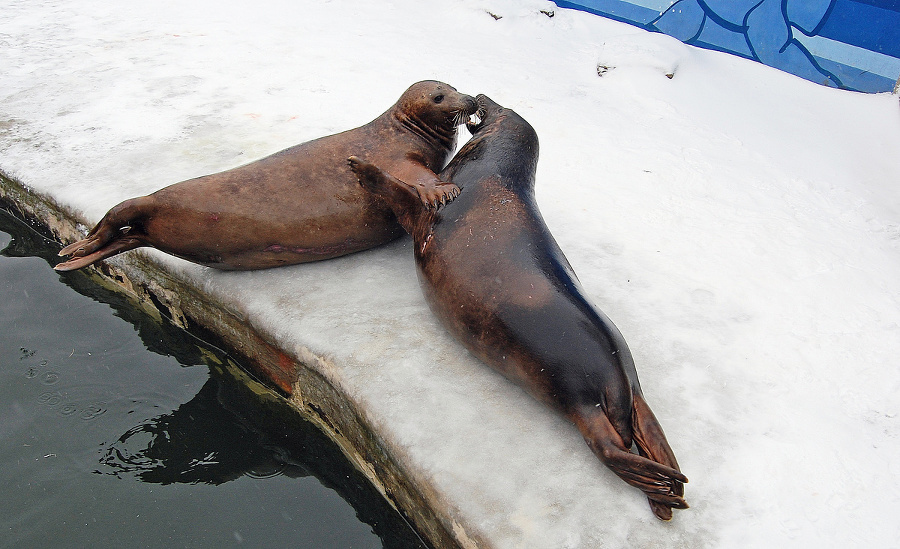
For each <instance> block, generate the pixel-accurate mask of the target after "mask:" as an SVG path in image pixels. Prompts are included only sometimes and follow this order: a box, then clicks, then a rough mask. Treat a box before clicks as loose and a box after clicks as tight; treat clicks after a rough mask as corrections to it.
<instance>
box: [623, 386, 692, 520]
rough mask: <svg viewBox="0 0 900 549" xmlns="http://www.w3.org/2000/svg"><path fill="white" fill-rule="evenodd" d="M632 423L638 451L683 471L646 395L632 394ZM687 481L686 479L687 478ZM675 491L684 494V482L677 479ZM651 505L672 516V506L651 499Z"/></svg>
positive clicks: (657, 511)
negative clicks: (646, 399) (645, 397)
mask: <svg viewBox="0 0 900 549" xmlns="http://www.w3.org/2000/svg"><path fill="white" fill-rule="evenodd" d="M632 399H633V401H632V402H633V404H632V406H633V410H632V425H633V429H634V443H635V445H636V446H637V447H638V452H639V453H640V454H641V455H642V456H644V457H646V458H649V459H651V460H653V461H655V462H657V463H662V464H663V465H667V466H669V467H671V468H672V469H675V470H677V471H681V468H680V467H678V461H677V460H676V459H675V452H673V451H672V448H671V446H669V441H668V440H666V435H665V433H663V430H662V426H661V425H660V424H659V421H657V419H656V416H655V415H653V411H652V410H650V406H649V405H648V404H647V401H645V400H644V397H643V396H641V395H640V394H639V393H635V394H634V395H633V396H632ZM685 481H686V480H685ZM672 489H673V493H674V494H675V495H676V496H679V497H683V496H684V482H682V481H676V482H675V483H674V484H673V486H672ZM685 505H686V504H685ZM650 507H651V508H652V509H653V513H654V514H655V515H656V516H657V517H659V518H661V519H663V520H670V519H671V518H672V509H671V506H668V505H665V504H664V503H661V502H658V501H654V500H653V499H652V498H651V499H650Z"/></svg>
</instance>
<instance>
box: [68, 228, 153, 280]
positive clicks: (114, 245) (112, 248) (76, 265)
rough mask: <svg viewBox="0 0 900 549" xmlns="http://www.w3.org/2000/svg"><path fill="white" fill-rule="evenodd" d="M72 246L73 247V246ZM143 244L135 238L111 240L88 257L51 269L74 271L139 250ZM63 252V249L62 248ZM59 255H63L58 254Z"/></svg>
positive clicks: (71, 260)
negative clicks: (117, 255)
mask: <svg viewBox="0 0 900 549" xmlns="http://www.w3.org/2000/svg"><path fill="white" fill-rule="evenodd" d="M82 242H83V241H82ZM75 244H80V242H76V243H75ZM75 244H73V246H74V245H75ZM143 245H144V244H143V242H141V241H140V240H138V239H137V238H129V237H124V238H119V239H117V240H113V241H112V242H109V243H108V244H107V245H106V246H104V247H102V248H100V249H99V250H97V251H95V252H93V253H90V254H88V255H83V256H80V257H79V256H76V257H73V258H72V259H70V260H68V261H64V262H62V263H59V264H57V265H56V266H55V267H53V268H54V269H55V270H57V271H61V272H65V271H75V270H78V269H80V268H82V267H87V266H88V265H90V264H92V263H95V262H97V261H100V260H101V259H106V258H107V257H112V256H114V255H116V254H119V253H122V252H127V251H128V250H133V249H135V248H139V247H141V246H143ZM64 250H65V248H64ZM60 255H64V254H63V253H62V252H60Z"/></svg>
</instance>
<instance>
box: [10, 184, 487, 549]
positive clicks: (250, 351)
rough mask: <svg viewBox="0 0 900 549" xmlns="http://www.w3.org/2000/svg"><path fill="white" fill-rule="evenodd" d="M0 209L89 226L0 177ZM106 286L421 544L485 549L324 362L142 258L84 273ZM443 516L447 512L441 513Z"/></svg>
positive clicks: (66, 229) (52, 225) (71, 228)
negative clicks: (229, 369) (303, 438)
mask: <svg viewBox="0 0 900 549" xmlns="http://www.w3.org/2000/svg"><path fill="white" fill-rule="evenodd" d="M0 203H2V204H0V205H2V206H5V207H6V209H8V210H10V211H12V212H13V213H14V214H15V215H17V216H18V217H19V218H20V219H23V220H25V221H26V222H27V223H29V224H31V225H32V226H35V227H37V228H39V229H42V232H45V233H49V234H50V235H52V237H53V238H54V239H56V240H57V241H58V242H66V243H68V242H73V241H75V240H78V239H81V238H83V234H82V233H81V232H80V231H79V230H78V226H79V225H81V226H84V225H89V223H87V222H85V221H84V220H80V219H78V218H77V216H76V215H74V214H73V213H71V212H69V211H67V210H66V208H64V207H62V206H60V205H58V204H57V203H56V201H55V200H54V199H53V197H51V196H48V195H45V194H42V193H37V192H34V191H33V190H31V189H29V188H28V187H27V185H25V184H23V183H21V182H19V181H16V180H15V179H13V178H11V177H9V176H7V175H5V174H3V173H2V172H0ZM87 269H88V270H90V271H91V275H92V277H93V278H95V279H96V281H97V282H98V283H100V284H102V285H103V286H105V287H107V288H110V289H113V290H115V291H117V292H121V293H124V294H125V295H127V296H128V297H129V298H130V300H131V301H132V302H133V303H134V305H135V306H136V307H139V308H141V309H143V310H144V311H145V312H147V313H149V314H151V315H153V316H156V315H162V316H165V317H168V318H169V319H170V320H172V321H173V322H174V323H175V324H176V325H178V326H181V327H182V328H185V329H187V330H191V329H192V328H196V327H200V329H201V330H204V331H208V332H210V333H212V334H213V335H214V336H215V337H217V338H219V340H220V341H221V342H222V343H224V344H225V346H226V347H227V348H226V351H228V352H229V353H231V354H233V355H234V356H236V357H239V358H240V359H242V361H243V363H244V365H245V366H246V367H249V368H250V369H251V371H250V372H248V373H249V374H251V375H252V376H253V377H255V378H256V379H257V380H259V381H260V382H262V383H263V385H265V386H266V387H267V388H268V390H269V391H271V392H272V394H273V396H275V397H276V398H277V399H279V400H280V401H281V402H283V403H284V405H285V406H287V407H289V408H290V409H291V410H293V411H295V412H296V413H298V414H301V415H302V416H303V417H304V418H306V419H307V420H309V421H311V422H312V423H313V424H315V425H316V426H318V427H319V429H321V430H322V431H323V432H324V433H325V434H326V435H327V436H328V437H329V438H331V439H332V440H334V442H335V443H336V444H337V445H338V446H339V447H340V448H341V450H342V451H343V453H344V455H345V456H346V457H347V459H348V460H349V461H350V462H351V463H352V464H353V465H354V466H355V467H356V468H357V469H359V470H360V471H361V472H362V473H363V474H364V475H365V476H366V478H368V479H369V481H370V482H371V483H372V484H373V485H374V486H375V488H376V489H377V490H378V491H379V492H380V493H381V494H382V496H384V498H385V499H386V500H387V501H388V502H389V503H390V504H391V505H392V506H393V507H395V508H396V509H397V510H398V511H399V512H400V514H401V515H403V516H404V517H405V518H406V520H407V521H409V522H410V523H411V524H412V526H413V528H414V529H415V530H416V531H417V532H418V533H419V535H420V536H422V538H423V539H424V540H426V541H427V542H428V543H429V544H431V545H432V546H433V547H436V548H455V547H458V548H461V549H474V548H487V547H490V546H491V544H490V543H488V542H487V541H486V540H483V539H476V538H475V537H473V536H472V535H471V534H469V533H467V532H466V531H465V528H464V527H463V526H462V525H460V524H459V522H458V521H457V520H455V519H454V518H453V517H451V516H450V515H449V513H447V512H443V513H442V512H441V509H440V505H439V503H438V502H439V501H440V496H439V495H438V493H437V491H436V490H435V489H434V488H433V487H431V486H423V485H422V483H421V482H419V483H414V482H412V481H411V477H410V475H409V474H408V472H407V471H406V470H405V468H404V467H403V465H402V464H401V463H400V461H399V460H398V459H396V457H395V456H394V455H393V454H392V452H391V449H390V447H389V445H388V444H386V443H385V442H384V441H383V440H382V438H381V437H379V435H378V433H377V432H376V431H375V430H374V429H373V428H372V425H371V424H370V423H369V421H367V420H366V418H365V417H364V413H362V411H360V410H358V409H357V406H356V405H355V404H354V402H353V399H352V398H350V397H349V395H347V394H345V393H344V392H343V391H342V390H341V389H340V388H338V387H335V386H334V385H333V384H332V383H330V382H329V381H328V379H327V377H326V376H325V375H324V374H323V373H322V371H321V370H319V369H318V368H317V365H318V364H320V363H322V364H324V362H323V360H324V359H322V358H321V357H316V356H315V355H313V354H312V353H310V352H308V351H306V352H305V353H304V356H297V355H296V353H294V352H290V351H286V350H284V349H281V348H279V346H277V345H276V344H274V343H273V342H272V341H271V340H270V339H269V338H268V337H266V334H264V333H261V332H260V331H258V330H257V329H256V328H255V327H254V326H252V325H251V324H249V323H248V322H247V321H246V320H245V319H242V318H240V315H239V313H237V312H236V311H235V308H233V307H229V306H228V304H227V303H222V302H220V301H218V300H216V299H215V298H212V297H211V296H209V295H207V294H204V293H203V292H202V291H200V290H199V289H198V288H196V287H194V286H192V285H190V284H189V283H187V282H186V281H185V280H182V279H179V278H178V277H177V276H175V275H173V274H172V273H170V272H168V271H167V270H166V269H165V268H163V267H162V266H160V265H159V264H157V263H156V262H154V261H153V260H151V259H150V258H149V257H148V256H146V255H144V254H141V253H132V254H127V255H124V256H118V257H117V258H115V261H112V262H111V261H105V262H100V263H99V264H96V265H94V266H91V267H88V268H87ZM445 511H446V510H445Z"/></svg>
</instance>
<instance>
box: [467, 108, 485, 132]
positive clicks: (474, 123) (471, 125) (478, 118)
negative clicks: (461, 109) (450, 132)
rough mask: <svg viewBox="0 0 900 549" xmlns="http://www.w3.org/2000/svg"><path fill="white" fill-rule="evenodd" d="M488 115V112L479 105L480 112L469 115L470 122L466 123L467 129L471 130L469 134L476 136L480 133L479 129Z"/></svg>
mask: <svg viewBox="0 0 900 549" xmlns="http://www.w3.org/2000/svg"><path fill="white" fill-rule="evenodd" d="M486 114H487V111H486V110H485V109H484V107H483V106H481V105H478V110H477V111H475V112H473V113H472V114H471V115H469V120H468V122H466V129H467V130H469V133H472V134H474V133H475V132H476V131H478V128H480V127H481V125H482V124H483V123H484V116H485V115H486Z"/></svg>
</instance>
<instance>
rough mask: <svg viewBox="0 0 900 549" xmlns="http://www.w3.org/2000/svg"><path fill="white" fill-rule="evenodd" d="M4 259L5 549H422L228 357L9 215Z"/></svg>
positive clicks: (0, 301) (0, 312)
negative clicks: (58, 263) (69, 268)
mask: <svg viewBox="0 0 900 549" xmlns="http://www.w3.org/2000/svg"><path fill="white" fill-rule="evenodd" d="M4 248H5V249H4ZM0 249H3V251H2V253H0V487H2V495H0V547H44V548H52V547H67V548H68V547H166V548H170V547H192V548H193V547H196V548H200V547H216V548H218V547H232V546H245V547H263V546H265V547H310V548H332V547H333V548H342V549H344V548H370V547H391V548H407V547H409V548H413V547H423V544H422V543H421V541H420V540H419V539H418V538H417V536H416V535H415V533H414V532H413V531H412V530H411V529H410V528H409V527H408V526H407V524H406V523H405V522H404V521H403V519H402V517H401V516H400V515H399V514H398V513H396V512H395V511H394V510H393V509H392V508H391V507H390V506H388V504H387V503H386V502H385V501H384V500H383V499H382V498H381V497H380V495H379V494H378V493H377V492H376V491H375V490H374V488H373V487H372V486H371V485H370V484H369V483H368V481H366V480H365V478H364V477H362V475H360V474H359V473H358V472H357V471H356V470H355V469H354V468H353V467H352V466H350V465H349V463H348V462H346V461H345V460H344V458H343V456H342V455H341V453H340V451H339V450H338V449H337V447H336V446H335V445H334V444H333V443H332V442H331V441H330V440H329V439H327V438H326V437H325V436H324V435H322V434H321V433H320V432H319V431H318V430H317V429H315V428H314V427H313V426H312V425H311V424H308V423H306V422H303V421H300V420H298V419H297V418H296V417H295V416H294V415H293V414H287V413H285V409H284V407H283V406H281V405H279V404H278V403H277V402H276V401H274V400H273V399H272V397H270V396H266V395H265V394H259V392H258V391H254V390H252V388H253V387H254V386H255V387H257V388H258V387H259V386H258V385H255V384H254V383H253V382H250V383H247V382H246V380H243V381H242V380H240V379H239V378H241V377H242V376H244V375H245V374H243V373H242V372H241V370H239V369H237V368H235V366H234V362H233V361H232V360H231V359H230V358H229V357H228V356H227V355H226V354H225V353H223V352H221V351H219V350H218V349H216V348H215V347H213V346H211V345H209V344H207V343H205V342H203V341H200V340H198V339H196V338H194V337H192V336H191V335H188V334H186V333H185V332H183V331H181V330H180V329H178V328H177V327H175V326H173V325H171V324H170V323H168V322H165V321H163V322H157V321H155V320H153V319H152V318H151V317H149V316H148V315H145V314H143V313H141V312H139V311H138V310H137V309H135V308H134V307H132V306H130V305H129V304H128V303H127V302H126V301H125V299H124V298H123V297H121V296H120V295H119V294H116V293H114V292H110V291H108V290H104V289H103V288H102V287H100V286H98V285H97V284H95V283H93V282H92V281H91V280H90V279H89V278H88V277H87V276H86V275H84V274H81V273H68V274H64V275H60V274H57V273H56V272H55V271H53V270H52V269H51V267H50V265H51V264H52V263H53V262H54V261H55V252H56V250H57V249H58V245H54V244H53V243H52V242H50V241H49V240H47V239H45V238H43V237H42V236H41V235H39V234H38V233H37V232H35V231H34V230H33V229H31V228H30V227H28V226H27V225H25V224H24V223H22V222H20V221H19V220H17V219H15V218H13V217H12V216H10V215H9V214H7V213H6V212H5V211H2V210H0ZM73 290H74V291H73ZM248 387H249V388H248Z"/></svg>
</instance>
